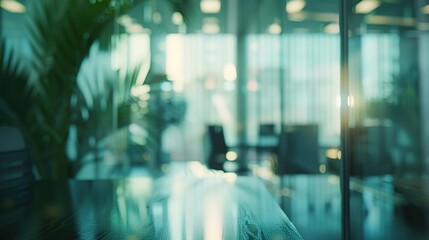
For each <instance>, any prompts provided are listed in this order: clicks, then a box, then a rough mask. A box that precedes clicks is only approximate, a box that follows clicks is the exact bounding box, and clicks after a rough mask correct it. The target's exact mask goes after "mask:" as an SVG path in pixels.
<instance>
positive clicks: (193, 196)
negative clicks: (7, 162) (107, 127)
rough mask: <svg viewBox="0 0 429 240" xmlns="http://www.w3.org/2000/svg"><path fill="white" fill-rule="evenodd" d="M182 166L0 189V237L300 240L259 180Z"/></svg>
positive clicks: (30, 183)
mask: <svg viewBox="0 0 429 240" xmlns="http://www.w3.org/2000/svg"><path fill="white" fill-rule="evenodd" d="M189 164H190V165H189V166H188V167H187V169H188V170H187V172H183V171H182V172H179V173H177V172H174V173H173V172H172V173H169V174H165V175H163V176H160V177H138V178H123V179H104V180H101V179H95V180H77V179H70V180H64V181H54V180H43V181H40V180H39V181H34V182H29V183H26V184H20V185H19V186H14V187H13V188H12V189H8V188H4V189H1V190H0V194H1V195H0V196H1V197H0V199H1V200H0V213H1V217H0V227H1V228H0V239H302V237H301V235H300V234H299V232H298V231H297V229H296V228H295V227H294V225H293V224H292V222H291V221H290V220H289V219H288V217H287V216H286V215H285V213H284V212H283V211H282V210H281V208H280V207H279V205H278V204H277V202H276V201H275V200H274V198H273V197H272V196H271V195H270V194H269V192H268V191H267V189H266V188H265V186H264V185H263V183H262V182H261V181H260V180H259V179H258V178H256V177H253V176H237V175H236V174H234V173H225V172H221V171H213V170H208V169H206V168H204V167H203V166H201V165H198V164H194V163H189Z"/></svg>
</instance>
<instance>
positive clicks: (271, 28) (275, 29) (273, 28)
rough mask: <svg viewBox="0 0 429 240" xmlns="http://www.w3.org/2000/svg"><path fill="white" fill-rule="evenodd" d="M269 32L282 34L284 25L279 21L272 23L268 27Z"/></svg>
mask: <svg viewBox="0 0 429 240" xmlns="http://www.w3.org/2000/svg"><path fill="white" fill-rule="evenodd" d="M268 32H269V33H271V34H280V33H281V32H282V26H280V24H279V23H272V24H271V25H270V26H269V27H268Z"/></svg>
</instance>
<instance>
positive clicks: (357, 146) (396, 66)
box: [348, 1, 429, 239]
mask: <svg viewBox="0 0 429 240" xmlns="http://www.w3.org/2000/svg"><path fill="white" fill-rule="evenodd" d="M428 4H429V2H427V1H352V2H351V3H350V8H351V9H350V10H351V12H352V13H351V15H350V16H349V19H350V26H349V27H350V32H351V35H350V37H349V39H348V42H349V57H350V58H349V63H350V65H349V70H350V75H349V81H350V82H349V83H350V90H349V92H350V97H351V98H352V99H353V103H354V104H353V105H351V106H350V148H349V149H350V159H349V162H350V167H351V172H350V174H351V179H350V187H351V189H350V191H351V199H350V201H351V205H350V208H351V224H352V226H354V227H353V228H351V236H352V237H353V239H380V238H383V239H386V238H388V239H401V238H413V239H424V238H425V237H427V236H428V230H427V229H428V220H427V219H428V216H429V215H428V213H429V212H428V206H429V203H428V201H427V200H428V192H427V189H429V188H428V180H427V175H428V171H427V169H428V168H427V166H428V160H427V157H428V155H427V150H426V149H427V147H428V145H427V131H426V130H427V114H426V112H427V104H426V102H427V99H426V97H425V96H426V95H427V94H426V91H427V84H426V83H427V82H428V75H427V72H425V71H426V70H425V69H426V68H427V63H428V54H427V51H425V49H427V44H428V41H427V40H428V38H427V37H426V36H427V34H428V30H429V29H428V28H427V27H428V6H429V5H428ZM425 114H426V115H425ZM380 228H381V229H389V230H386V231H379V230H378V229H380Z"/></svg>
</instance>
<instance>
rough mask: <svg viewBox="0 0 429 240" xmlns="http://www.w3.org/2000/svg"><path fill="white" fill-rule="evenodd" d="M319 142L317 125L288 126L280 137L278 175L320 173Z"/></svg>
mask: <svg viewBox="0 0 429 240" xmlns="http://www.w3.org/2000/svg"><path fill="white" fill-rule="evenodd" d="M318 141H319V135H318V126H317V125H316V124H309V125H293V126H288V127H287V128H286V131H284V132H282V133H280V136H279V143H278V149H277V151H278V152H277V155H278V163H277V164H278V166H277V173H278V174H279V175H285V174H316V173H319V143H318Z"/></svg>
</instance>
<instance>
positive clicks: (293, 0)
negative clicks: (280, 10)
mask: <svg viewBox="0 0 429 240" xmlns="http://www.w3.org/2000/svg"><path fill="white" fill-rule="evenodd" d="M304 7H305V1H304V0H290V1H288V2H287V3H286V12H287V13H297V12H300V11H301V10H302V9H303V8H304Z"/></svg>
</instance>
